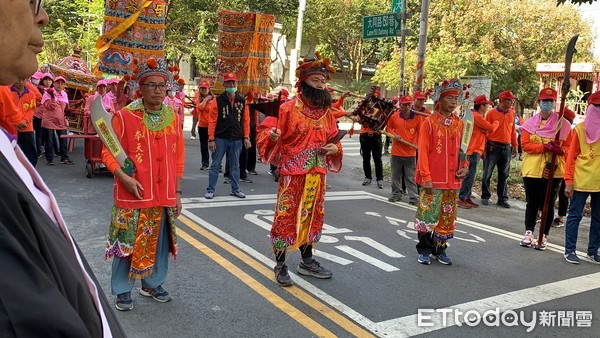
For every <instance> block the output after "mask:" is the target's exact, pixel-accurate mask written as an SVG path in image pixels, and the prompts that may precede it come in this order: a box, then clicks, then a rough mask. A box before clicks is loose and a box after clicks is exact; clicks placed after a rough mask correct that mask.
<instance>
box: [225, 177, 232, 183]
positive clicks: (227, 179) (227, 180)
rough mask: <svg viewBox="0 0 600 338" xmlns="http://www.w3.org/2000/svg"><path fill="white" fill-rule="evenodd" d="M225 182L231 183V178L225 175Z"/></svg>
mask: <svg viewBox="0 0 600 338" xmlns="http://www.w3.org/2000/svg"><path fill="white" fill-rule="evenodd" d="M223 183H225V184H229V183H231V180H230V179H229V177H225V178H224V179H223Z"/></svg>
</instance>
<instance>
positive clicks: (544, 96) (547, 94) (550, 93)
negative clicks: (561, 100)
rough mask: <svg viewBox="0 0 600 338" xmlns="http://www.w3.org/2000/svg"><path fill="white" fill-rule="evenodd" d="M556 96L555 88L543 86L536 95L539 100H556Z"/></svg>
mask: <svg viewBox="0 0 600 338" xmlns="http://www.w3.org/2000/svg"><path fill="white" fill-rule="evenodd" d="M557 96H558V94H557V93H556V90H554V89H552V88H544V89H542V90H540V95H539V96H538V99H539V100H554V101H556V97H557Z"/></svg>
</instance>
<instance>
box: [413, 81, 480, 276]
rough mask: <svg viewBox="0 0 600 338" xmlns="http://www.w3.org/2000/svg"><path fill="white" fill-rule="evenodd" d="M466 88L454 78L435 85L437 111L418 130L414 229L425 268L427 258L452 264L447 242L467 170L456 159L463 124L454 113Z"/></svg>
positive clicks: (427, 262) (466, 165) (452, 227)
mask: <svg viewBox="0 0 600 338" xmlns="http://www.w3.org/2000/svg"><path fill="white" fill-rule="evenodd" d="M465 89H466V88H465V87H464V86H463V85H462V84H461V83H460V82H459V81H458V80H457V79H450V80H449V81H444V82H442V83H441V84H440V85H438V86H436V88H435V90H434V92H433V94H432V99H433V100H434V102H436V107H435V108H436V109H435V111H434V112H433V114H431V115H430V116H429V117H427V118H425V119H424V120H423V122H422V123H421V129H420V130H419V158H418V160H417V173H416V177H415V181H416V183H417V184H418V185H420V186H421V188H422V189H421V194H420V196H419V203H418V205H417V213H416V215H415V230H417V232H418V239H419V243H417V246H416V247H417V252H418V253H419V258H418V262H419V263H421V264H425V265H428V264H430V262H431V261H430V256H431V258H434V259H436V260H437V261H438V262H440V263H442V264H444V265H450V264H452V260H451V259H450V257H448V255H447V254H446V247H447V245H446V242H447V241H448V240H449V239H450V238H452V237H453V236H454V228H455V226H456V221H455V220H456V201H457V200H458V189H459V188H460V186H461V182H460V181H461V178H462V177H464V176H465V175H466V174H467V172H468V170H469V169H468V162H467V161H461V160H460V158H459V154H460V143H461V139H462V131H463V122H462V120H461V119H460V118H459V117H458V116H456V115H455V114H453V112H454V110H455V109H456V107H457V106H458V104H459V102H462V101H463V99H464V97H465V95H466V93H465V92H464V90H465Z"/></svg>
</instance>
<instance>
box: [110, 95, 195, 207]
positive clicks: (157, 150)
mask: <svg viewBox="0 0 600 338" xmlns="http://www.w3.org/2000/svg"><path fill="white" fill-rule="evenodd" d="M169 109H170V107H169ZM173 114H174V113H173ZM143 116H144V110H143V105H142V104H141V100H136V101H134V102H133V103H131V104H130V105H128V106H127V107H125V108H123V109H122V110H120V111H118V112H117V113H115V115H113V118H112V120H111V124H112V127H113V129H114V131H115V135H117V138H118V139H119V141H120V143H121V145H122V146H123V149H124V150H125V152H126V153H127V155H128V156H129V158H130V159H131V160H132V161H133V163H134V164H135V167H136V172H135V173H134V174H133V178H135V179H136V180H137V181H138V182H140V184H141V185H142V187H143V188H144V194H143V196H142V199H141V200H138V199H137V198H136V197H135V196H134V195H133V194H131V193H130V192H129V191H127V189H126V188H125V186H123V184H122V183H121V181H120V180H119V179H118V178H117V177H115V184H114V198H115V205H116V206H118V207H121V208H133V209H140V208H150V207H173V206H175V202H176V193H175V189H176V178H178V177H183V169H184V162H185V146H184V141H183V133H182V130H181V127H180V126H179V123H178V121H177V118H174V119H173V121H172V122H171V124H170V125H168V126H167V127H165V128H164V129H162V130H160V131H158V132H154V131H150V130H148V129H147V128H146V126H145V125H144V123H143V120H142V119H143ZM102 161H103V162H104V164H105V165H106V167H107V168H108V170H110V172H112V173H114V172H115V170H117V168H120V165H119V163H118V162H117V160H116V159H115V158H114V157H113V156H112V154H111V153H110V152H109V151H108V150H107V149H106V147H103V148H102Z"/></svg>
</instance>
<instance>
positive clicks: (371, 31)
mask: <svg viewBox="0 0 600 338" xmlns="http://www.w3.org/2000/svg"><path fill="white" fill-rule="evenodd" d="M396 16H397V15H396V14H380V15H373V16H365V17H363V39H376V38H386V37H392V36H397V35H398V34H400V29H401V27H400V20H397V19H396Z"/></svg>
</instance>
